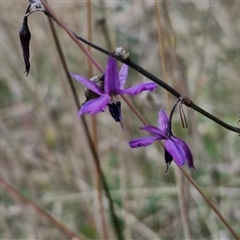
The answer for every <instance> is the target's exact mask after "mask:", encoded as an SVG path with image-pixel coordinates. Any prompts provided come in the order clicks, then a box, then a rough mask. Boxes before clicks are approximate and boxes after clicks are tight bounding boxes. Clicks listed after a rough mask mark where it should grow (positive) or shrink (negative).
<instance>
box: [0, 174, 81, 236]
mask: <svg viewBox="0 0 240 240" xmlns="http://www.w3.org/2000/svg"><path fill="white" fill-rule="evenodd" d="M0 185H1V186H2V187H3V188H5V190H6V191H7V193H8V194H9V195H10V196H11V197H12V198H13V199H15V200H16V201H21V202H22V203H24V204H25V205H28V206H29V207H31V208H33V209H34V211H35V212H37V213H38V214H39V215H41V216H43V217H45V218H46V219H47V220H48V221H49V222H51V223H52V224H53V225H54V226H55V227H56V228H57V229H58V230H59V231H61V232H62V233H63V234H64V235H65V236H66V237H67V238H69V239H76V240H83V238H82V237H80V236H78V235H77V234H75V233H74V232H72V231H71V230H69V229H68V228H67V227H66V226H65V225H63V224H62V223H60V222H59V221H57V220H56V219H55V218H54V217H53V216H52V215H50V214H49V213H48V212H46V211H45V210H43V209H42V208H40V207H39V206H38V205H37V204H35V203H34V202H32V201H31V200H29V199H27V198H25V197H24V196H23V195H22V194H21V193H20V192H18V191H17V190H16V189H15V188H14V187H12V186H11V185H9V184H8V183H7V182H5V181H4V180H3V179H2V178H1V177H0Z"/></svg>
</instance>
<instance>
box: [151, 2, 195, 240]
mask: <svg viewBox="0 0 240 240" xmlns="http://www.w3.org/2000/svg"><path fill="white" fill-rule="evenodd" d="M154 3H155V15H156V21H157V32H158V44H159V52H160V59H161V69H162V73H163V79H165V82H166V83H167V84H169V81H168V74H167V69H166V60H165V54H164V49H165V44H164V40H163V29H162V22H161V16H160V7H159V6H160V4H161V3H159V2H158V1H157V0H155V1H154ZM166 100H167V106H168V110H169V111H170V99H169V93H168V92H167V91H166ZM166 171H167V170H166ZM175 177H176V179H177V181H176V184H177V190H178V191H177V194H178V203H179V207H180V213H181V220H182V226H183V232H184V237H185V239H191V232H190V227H189V217H188V208H187V206H186V203H187V201H186V196H185V194H184V192H183V191H184V181H183V177H182V175H181V174H180V173H179V170H178V169H176V171H175Z"/></svg>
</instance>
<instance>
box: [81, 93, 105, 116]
mask: <svg viewBox="0 0 240 240" xmlns="http://www.w3.org/2000/svg"><path fill="white" fill-rule="evenodd" d="M108 103H109V96H108V95H107V94H105V95H103V96H101V97H99V98H96V99H93V100H90V101H87V102H86V103H85V104H84V105H83V106H82V107H81V109H80V111H79V113H78V116H79V117H80V116H82V114H83V113H89V114H91V115H94V114H96V113H98V112H100V111H103V110H105V107H106V106H107V105H108Z"/></svg>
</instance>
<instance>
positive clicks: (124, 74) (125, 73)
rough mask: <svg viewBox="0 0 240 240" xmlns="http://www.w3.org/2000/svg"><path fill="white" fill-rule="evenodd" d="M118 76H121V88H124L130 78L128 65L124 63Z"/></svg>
mask: <svg viewBox="0 0 240 240" xmlns="http://www.w3.org/2000/svg"><path fill="white" fill-rule="evenodd" d="M118 77H119V82H120V89H123V88H124V85H125V83H126V81H127V78H128V65H126V64H123V65H122V67H121V69H120V71H119V73H118Z"/></svg>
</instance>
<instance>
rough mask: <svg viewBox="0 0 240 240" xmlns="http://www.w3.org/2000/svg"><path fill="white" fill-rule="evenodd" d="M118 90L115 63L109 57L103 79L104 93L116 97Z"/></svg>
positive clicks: (118, 84) (118, 83)
mask: <svg viewBox="0 0 240 240" xmlns="http://www.w3.org/2000/svg"><path fill="white" fill-rule="evenodd" d="M119 89H120V82H119V78H118V69H117V62H116V61H115V59H114V58H112V57H109V59H108V62H107V66H106V71H105V79H104V91H105V93H107V94H109V95H112V94H114V95H117V94H118V92H119Z"/></svg>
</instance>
